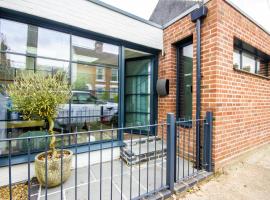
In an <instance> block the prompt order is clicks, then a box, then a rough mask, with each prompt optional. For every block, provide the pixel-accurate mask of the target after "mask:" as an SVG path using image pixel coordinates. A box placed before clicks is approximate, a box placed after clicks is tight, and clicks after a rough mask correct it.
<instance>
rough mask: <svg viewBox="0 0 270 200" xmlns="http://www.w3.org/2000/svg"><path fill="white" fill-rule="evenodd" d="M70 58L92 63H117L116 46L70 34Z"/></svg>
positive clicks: (114, 64)
mask: <svg viewBox="0 0 270 200" xmlns="http://www.w3.org/2000/svg"><path fill="white" fill-rule="evenodd" d="M72 60H73V61H76V62H83V63H87V64H93V65H109V66H117V65H118V47H117V46H114V45H111V44H106V43H103V42H99V41H94V40H90V39H86V38H82V37H77V36H72Z"/></svg>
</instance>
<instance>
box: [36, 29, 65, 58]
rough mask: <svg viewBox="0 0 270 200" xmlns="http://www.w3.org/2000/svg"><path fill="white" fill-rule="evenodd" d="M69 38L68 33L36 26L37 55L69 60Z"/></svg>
mask: <svg viewBox="0 0 270 200" xmlns="http://www.w3.org/2000/svg"><path fill="white" fill-rule="evenodd" d="M69 39H70V36H69V35H68V34H65V33H61V32H57V31H53V30H49V29H44V28H38V50H37V54H38V56H45V57H50V58H58V59H64V60H69V59H70V56H69V53H70V50H69V45H70V41H69Z"/></svg>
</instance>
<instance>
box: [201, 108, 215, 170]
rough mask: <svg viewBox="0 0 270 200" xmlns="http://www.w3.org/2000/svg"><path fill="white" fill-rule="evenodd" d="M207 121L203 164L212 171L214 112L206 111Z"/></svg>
mask: <svg viewBox="0 0 270 200" xmlns="http://www.w3.org/2000/svg"><path fill="white" fill-rule="evenodd" d="M205 118H206V122H205V126H204V155H203V160H204V161H203V164H204V167H205V170H206V171H208V172H211V171H212V131H213V113H212V112H206V117H205Z"/></svg>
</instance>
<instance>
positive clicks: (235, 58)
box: [233, 49, 240, 69]
mask: <svg viewBox="0 0 270 200" xmlns="http://www.w3.org/2000/svg"><path fill="white" fill-rule="evenodd" d="M233 67H234V68H236V69H240V51H239V50H236V49H235V50H234V51H233Z"/></svg>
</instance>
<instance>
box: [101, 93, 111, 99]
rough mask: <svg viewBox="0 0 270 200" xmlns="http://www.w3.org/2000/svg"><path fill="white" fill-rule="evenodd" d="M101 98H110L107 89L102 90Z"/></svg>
mask: <svg viewBox="0 0 270 200" xmlns="http://www.w3.org/2000/svg"><path fill="white" fill-rule="evenodd" d="M101 99H102V100H109V99H110V92H109V91H104V92H103V95H102V97H101Z"/></svg>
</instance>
